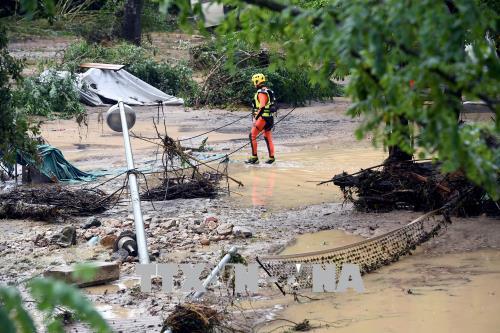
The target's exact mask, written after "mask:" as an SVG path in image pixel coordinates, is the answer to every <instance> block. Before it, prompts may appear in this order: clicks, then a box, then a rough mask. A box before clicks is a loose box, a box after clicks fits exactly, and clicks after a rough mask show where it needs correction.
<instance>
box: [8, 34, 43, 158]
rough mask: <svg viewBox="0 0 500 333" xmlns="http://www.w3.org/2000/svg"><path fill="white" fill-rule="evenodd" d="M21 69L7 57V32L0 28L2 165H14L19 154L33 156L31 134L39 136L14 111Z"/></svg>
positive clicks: (36, 130)
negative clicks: (13, 95)
mask: <svg viewBox="0 0 500 333" xmlns="http://www.w3.org/2000/svg"><path fill="white" fill-rule="evenodd" d="M22 69H23V64H22V62H21V61H19V60H16V59H14V58H13V57H12V56H11V55H10V54H9V51H8V49H7V36H6V31H5V28H4V27H3V26H2V25H0V162H1V163H2V164H4V165H11V164H12V163H13V162H14V161H15V159H16V153H17V151H18V150H20V151H23V152H25V153H27V154H30V155H31V154H33V153H34V152H35V144H34V141H33V140H32V139H31V134H36V133H38V127H37V126H33V125H32V124H31V123H30V122H29V120H28V118H27V117H26V115H25V113H24V112H23V111H22V110H17V109H16V108H15V101H14V99H13V98H12V94H13V87H12V84H13V82H20V80H21V71H22Z"/></svg>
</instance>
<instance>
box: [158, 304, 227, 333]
mask: <svg viewBox="0 0 500 333" xmlns="http://www.w3.org/2000/svg"><path fill="white" fill-rule="evenodd" d="M220 323H221V318H220V316H219V314H218V313H217V311H216V310H214V309H212V308H210V307H208V306H205V305H201V304H190V303H186V304H179V305H177V306H176V307H175V309H174V311H173V312H172V313H171V314H170V315H169V316H168V318H167V319H166V320H165V323H164V324H163V325H164V326H163V329H162V332H165V331H166V330H167V329H170V330H171V331H172V333H210V332H214V329H215V328H216V327H217V326H219V325H220Z"/></svg>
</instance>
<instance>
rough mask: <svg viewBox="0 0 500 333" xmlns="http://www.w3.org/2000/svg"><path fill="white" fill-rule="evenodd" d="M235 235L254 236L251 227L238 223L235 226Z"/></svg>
mask: <svg viewBox="0 0 500 333" xmlns="http://www.w3.org/2000/svg"><path fill="white" fill-rule="evenodd" d="M233 235H234V236H236V237H242V238H249V237H252V236H253V232H252V230H250V228H247V227H243V226H238V225H237V226H235V227H234V228H233Z"/></svg>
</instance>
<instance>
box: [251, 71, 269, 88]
mask: <svg viewBox="0 0 500 333" xmlns="http://www.w3.org/2000/svg"><path fill="white" fill-rule="evenodd" d="M264 82H266V77H265V76H264V74H262V73H257V74H254V75H253V76H252V83H253V85H254V86H256V87H257V86H258V85H259V84H262V83H264Z"/></svg>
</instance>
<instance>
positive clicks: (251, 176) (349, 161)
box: [229, 146, 386, 208]
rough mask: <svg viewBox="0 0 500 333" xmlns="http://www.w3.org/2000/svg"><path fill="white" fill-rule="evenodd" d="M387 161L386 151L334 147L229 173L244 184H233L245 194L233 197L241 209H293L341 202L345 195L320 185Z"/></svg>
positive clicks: (233, 166) (239, 166) (236, 168)
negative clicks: (336, 176) (335, 176)
mask: <svg viewBox="0 0 500 333" xmlns="http://www.w3.org/2000/svg"><path fill="white" fill-rule="evenodd" d="M385 157H386V154H385V153H384V152H383V151H380V150H375V149H373V148H371V147H367V148H351V149H345V148H339V147H335V146H332V147H325V148H321V149H316V150H315V149H312V150H307V151H301V152H294V153H284V154H282V155H280V156H278V158H277V161H276V163H275V164H273V165H267V164H263V163H262V164H259V165H251V166H250V165H244V164H243V163H240V162H236V163H233V164H231V165H230V170H229V172H230V174H231V176H233V177H234V178H236V179H238V180H241V181H242V182H243V184H245V186H244V187H237V185H234V184H232V186H233V188H232V190H233V191H236V192H238V193H240V194H242V196H235V197H234V198H235V200H238V201H239V202H240V203H241V204H242V205H253V206H267V207H277V208H291V207H301V206H306V205H311V204H320V203H323V202H341V201H342V194H341V193H340V190H339V189H338V188H337V187H336V186H332V185H323V186H318V185H317V182H319V181H321V180H326V179H330V178H332V176H334V175H335V174H338V173H341V172H342V171H348V172H353V171H358V170H359V169H360V168H366V167H370V166H373V165H376V164H380V163H381V162H382V161H383V160H384V158H385ZM243 158H244V157H241V159H243ZM235 159H237V160H240V158H238V157H237V158H235Z"/></svg>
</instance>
